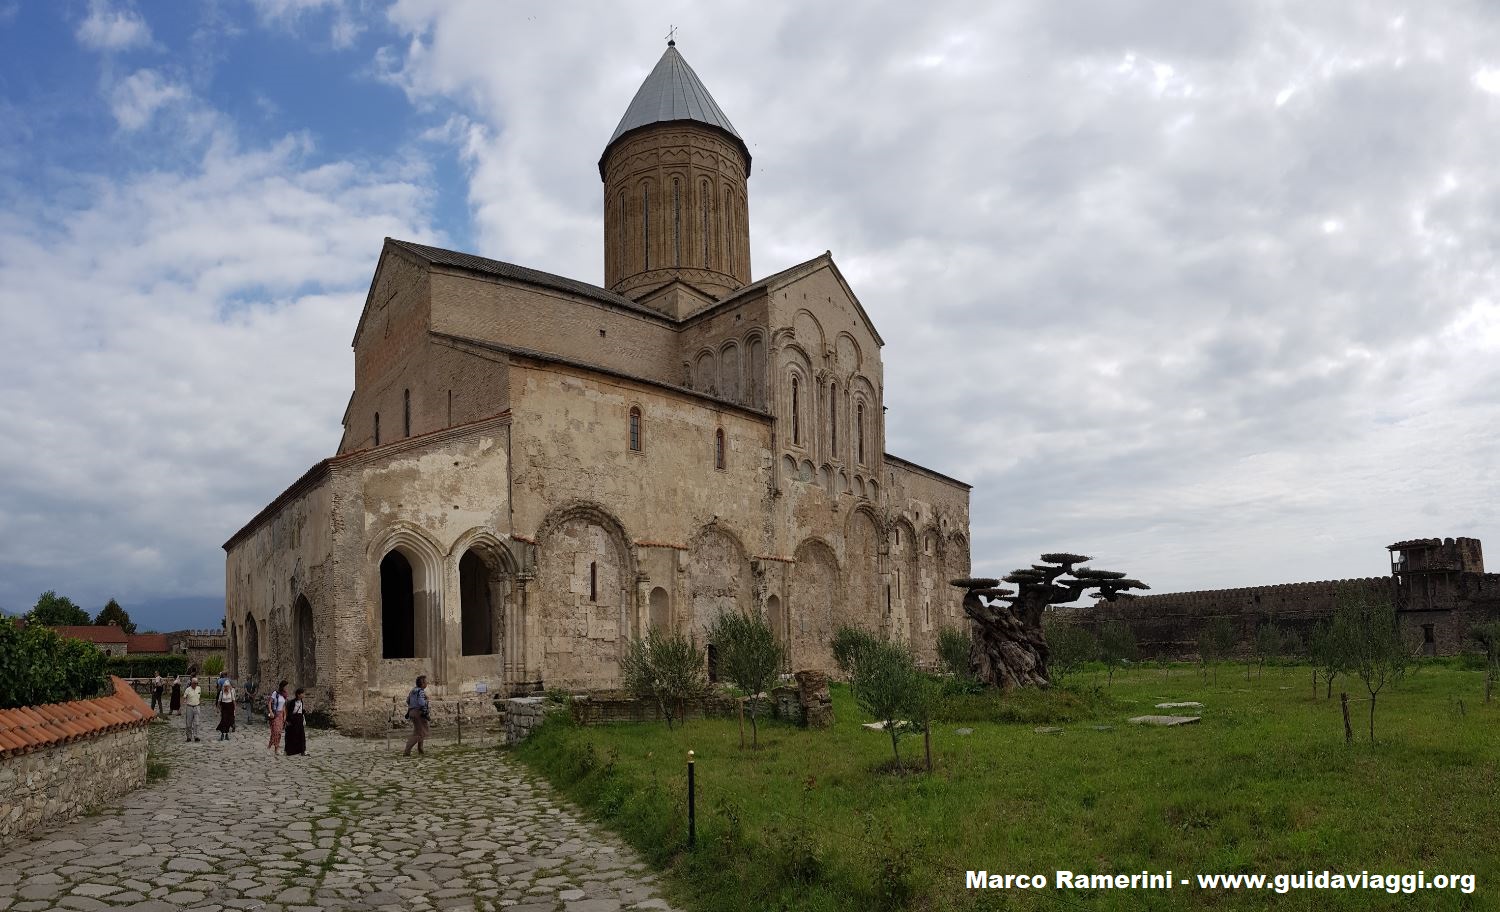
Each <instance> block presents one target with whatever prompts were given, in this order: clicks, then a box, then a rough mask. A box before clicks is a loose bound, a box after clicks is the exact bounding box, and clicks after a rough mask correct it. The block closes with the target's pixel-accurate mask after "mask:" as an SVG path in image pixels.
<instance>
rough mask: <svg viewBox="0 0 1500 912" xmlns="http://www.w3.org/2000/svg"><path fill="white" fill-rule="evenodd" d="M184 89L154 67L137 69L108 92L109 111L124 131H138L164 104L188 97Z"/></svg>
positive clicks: (188, 94)
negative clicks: (153, 68)
mask: <svg viewBox="0 0 1500 912" xmlns="http://www.w3.org/2000/svg"><path fill="white" fill-rule="evenodd" d="M190 94H191V93H189V92H188V90H187V88H186V87H185V86H183V85H181V84H178V83H174V82H169V81H167V79H166V78H165V77H163V76H162V75H161V73H159V72H157V71H156V70H149V69H144V70H136V71H135V72H134V73H132V74H130V75H129V76H127V77H126V78H125V79H123V80H121V81H120V82H119V83H118V84H117V85H115V87H114V89H113V90H112V91H111V92H110V110H111V111H112V112H113V113H114V115H115V121H116V122H118V123H119V125H120V127H121V128H122V129H125V130H139V129H140V128H142V127H144V126H146V124H148V123H150V122H151V118H152V117H153V116H154V115H155V114H156V112H157V111H158V110H159V109H160V108H161V107H162V106H163V105H167V104H171V103H172V102H175V101H182V100H184V99H187V98H188V97H190Z"/></svg>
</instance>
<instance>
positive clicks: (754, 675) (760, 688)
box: [708, 611, 786, 747]
mask: <svg viewBox="0 0 1500 912" xmlns="http://www.w3.org/2000/svg"><path fill="white" fill-rule="evenodd" d="M708 638H709V640H710V641H711V642H712V643H713V644H714V647H715V648H716V649H717V650H718V654H719V674H721V675H723V676H724V677H725V678H728V679H729V681H730V683H732V684H734V686H735V687H738V688H739V689H740V690H741V691H742V692H743V693H744V694H745V699H746V700H747V701H748V703H749V707H750V731H751V735H752V740H753V743H754V745H755V746H756V747H759V746H760V728H759V726H758V725H757V723H756V709H757V708H758V707H759V705H760V694H762V693H765V692H766V691H769V690H770V689H771V685H773V684H774V683H776V675H777V673H778V672H779V671H780V670H781V666H782V665H784V664H785V663H786V647H784V646H782V644H780V643H778V642H776V634H775V633H773V632H772V630H771V625H770V624H767V623H766V622H765V620H764V619H763V618H761V616H760V615H758V614H751V613H749V612H745V611H726V612H725V613H723V614H721V615H719V616H718V618H716V619H715V620H714V622H713V625H712V626H711V627H710V628H709V633H708ZM744 746H745V728H744V722H743V721H741V723H740V747H744Z"/></svg>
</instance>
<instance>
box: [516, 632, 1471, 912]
mask: <svg viewBox="0 0 1500 912" xmlns="http://www.w3.org/2000/svg"><path fill="white" fill-rule="evenodd" d="M1096 685H1099V686H1100V687H1099V690H1101V691H1102V694H1101V693H1099V692H1098V691H1096V690H1095V687H1096ZM1102 685H1103V677H1102V675H1089V674H1085V675H1083V676H1081V677H1080V678H1078V679H1077V681H1076V683H1074V684H1073V685H1071V686H1070V687H1069V688H1067V689H1064V690H1058V691H1053V692H1051V693H1037V692H1028V693H1021V694H1016V695H1013V696H1009V697H998V696H983V697H959V698H955V699H954V700H953V701H952V703H951V705H950V707H949V718H950V719H951V720H952V721H945V722H943V723H942V724H940V725H938V726H935V728H934V735H933V754H934V758H935V761H936V771H935V772H934V773H932V774H927V773H923V772H912V773H907V774H904V775H897V774H892V773H890V772H883V771H879V769H880V767H881V765H882V764H885V763H888V761H889V760H890V759H891V746H890V740H889V738H888V737H887V736H886V735H885V734H884V733H882V732H874V731H868V730H865V729H863V728H860V727H859V725H860V723H862V722H866V721H869V720H868V719H866V718H865V717H863V716H862V715H861V714H860V712H859V710H858V708H857V707H856V706H855V703H854V701H853V699H852V698H851V696H850V695H849V693H848V692H847V690H844V689H843V688H841V687H835V690H834V704H835V712H836V714H837V717H838V723H837V725H836V726H835V727H834V728H833V729H832V730H831V731H805V730H802V729H798V728H795V727H792V726H790V725H786V724H780V723H763V724H762V728H761V747H760V749H759V750H748V749H747V750H743V751H742V750H741V749H740V747H739V726H738V725H737V724H736V722H734V721H733V720H718V719H711V720H703V721H693V722H689V723H688V725H687V726H686V728H685V729H683V728H679V729H678V730H676V731H668V730H667V728H666V726H665V725H664V724H646V725H614V726H600V727H593V728H585V727H579V726H575V725H572V724H569V723H566V722H552V721H549V722H548V724H547V725H545V726H543V728H542V729H541V730H540V731H539V732H538V733H537V734H536V735H534V736H533V737H532V739H531V740H529V741H527V742H525V743H523V744H522V745H520V746H519V747H518V748H517V750H516V755H517V756H518V757H519V758H520V759H521V760H523V761H524V762H525V763H527V764H529V765H530V766H531V767H532V768H533V769H535V770H537V771H538V772H539V773H541V774H542V775H544V776H546V777H547V778H548V779H550V780H551V781H552V782H553V783H554V784H556V785H557V786H558V787H560V788H561V789H562V790H563V791H564V792H565V793H567V794H568V795H569V796H570V797H572V798H573V799H574V800H576V801H578V802H579V803H580V804H581V805H583V806H584V807H585V808H586V809H588V810H589V811H590V812H591V813H593V814H595V815H596V816H597V817H598V818H599V819H601V820H602V821H604V822H605V824H606V825H607V826H609V827H611V828H613V829H614V830H615V831H617V832H619V833H620V834H622V836H623V837H624V838H625V839H626V840H627V841H629V842H630V843H631V844H632V845H634V846H635V847H636V848H637V849H639V850H640V851H642V852H643V853H644V854H645V855H646V856H647V858H648V859H649V860H650V861H651V862H652V863H653V864H656V865H658V866H660V867H661V868H663V869H664V870H666V871H667V872H668V876H667V882H668V884H669V885H670V886H671V889H672V890H673V894H674V896H675V898H676V900H677V901H678V902H680V903H681V905H683V906H684V907H685V908H688V909H693V910H757V912H758V910H766V909H793V910H804V909H805V910H863V909H879V908H911V909H1049V910H1054V909H1055V910H1066V909H1120V910H1138V909H1160V910H1166V909H1200V908H1207V909H1308V910H1313V909H1500V775H1497V771H1500V700H1497V702H1496V703H1494V704H1491V705H1488V706H1486V705H1484V703H1483V683H1482V674H1481V673H1480V672H1477V671H1467V670H1460V669H1459V667H1458V665H1457V664H1456V663H1453V662H1446V661H1443V660H1434V661H1430V662H1428V663H1424V664H1423V665H1422V666H1421V667H1420V668H1419V669H1418V670H1417V671H1416V672H1415V673H1413V674H1411V675H1409V676H1408V677H1407V678H1406V679H1404V680H1402V681H1401V682H1399V684H1398V685H1397V688H1396V689H1395V690H1389V689H1388V690H1387V691H1386V692H1384V693H1382V694H1381V697H1380V703H1379V707H1378V712H1377V716H1376V735H1377V738H1378V740H1377V743H1375V744H1374V745H1371V744H1370V743H1369V742H1368V740H1367V737H1368V736H1367V734H1366V732H1365V727H1364V726H1365V716H1364V711H1365V708H1366V707H1367V705H1368V703H1367V701H1363V700H1362V699H1361V698H1362V697H1363V695H1364V692H1363V690H1362V689H1360V688H1361V685H1360V683H1359V682H1358V681H1355V680H1348V681H1346V680H1344V679H1340V680H1339V681H1338V682H1337V683H1336V685H1335V690H1334V697H1333V699H1332V700H1331V701H1328V700H1324V699H1322V698H1321V696H1320V697H1319V698H1318V699H1314V697H1313V694H1312V684H1311V678H1310V675H1309V672H1308V670H1307V669H1305V668H1300V667H1279V668H1278V667H1272V668H1268V669H1266V670H1265V672H1264V674H1263V676H1262V675H1259V674H1257V675H1256V676H1254V677H1252V678H1250V679H1248V680H1247V679H1246V676H1245V671H1244V669H1243V667H1238V668H1236V667H1234V666H1225V667H1223V668H1221V669H1220V670H1219V672H1218V675H1217V680H1214V679H1213V678H1205V677H1203V676H1202V675H1201V674H1200V673H1199V672H1198V670H1197V669H1196V668H1189V667H1179V668H1175V669H1159V668H1152V669H1145V668H1138V669H1135V670H1132V671H1130V672H1128V673H1125V674H1123V675H1121V674H1117V675H1116V677H1115V681H1114V684H1113V686H1112V687H1108V688H1104V687H1102ZM1340 689H1345V690H1348V691H1349V696H1350V703H1351V710H1352V714H1353V721H1354V729H1355V735H1356V740H1355V742H1354V744H1352V745H1347V746H1346V745H1345V743H1344V734H1343V722H1342V718H1341V714H1340V710H1339V706H1338V702H1339V700H1338V691H1339V690H1340ZM1183 700H1196V701H1199V702H1202V703H1203V704H1204V709H1203V710H1202V716H1203V721H1202V722H1201V723H1199V724H1196V725H1191V726H1183V727H1179V728H1146V727H1142V726H1135V725H1130V724H1128V723H1126V722H1125V719H1126V718H1127V717H1129V716H1134V715H1141V714H1146V713H1159V712H1163V711H1162V710H1156V709H1154V708H1153V707H1154V705H1155V704H1156V703H1160V702H1167V701H1183ZM1461 704H1462V705H1461ZM966 720H973V721H966ZM1001 720H1004V721H1001ZM1039 726H1055V727H1061V728H1063V729H1064V730H1063V732H1062V733H1060V734H1044V733H1039V732H1038V731H1036V729H1037V728H1038V727H1039ZM1096 726H1097V727H1107V730H1098V729H1097V728H1096ZM747 728H748V726H747ZM958 728H972V729H973V733H972V734H970V735H959V734H957V733H956V731H955V730H956V729H958ZM689 749H692V750H694V751H695V752H696V755H697V761H698V762H697V774H696V775H697V782H698V789H697V821H698V834H697V835H698V841H697V846H696V848H695V849H693V850H691V851H689V850H688V849H687V847H686V837H687V830H686V798H685V779H686V775H685V771H684V761H685V758H686V754H687V751H688V750H689ZM902 750H903V753H904V754H905V755H906V756H907V757H909V758H911V759H912V760H917V759H920V757H921V752H922V741H921V738H920V737H908V738H903V739H902ZM970 869H985V870H988V871H990V872H991V873H1043V874H1046V875H1047V878H1048V884H1049V886H1048V888H1047V889H1044V890H1040V891H1038V890H1017V889H1012V890H994V891H991V890H968V889H965V872H966V871H967V870H970ZM1168 869H1170V870H1171V871H1172V872H1173V879H1174V886H1173V888H1172V889H1171V890H1170V891H1167V890H1146V889H1123V890H1095V891H1086V890H1075V889H1057V888H1055V887H1054V886H1053V883H1054V881H1055V877H1054V872H1056V871H1058V870H1069V871H1074V872H1087V873H1110V874H1119V873H1125V874H1129V873H1134V872H1140V871H1143V870H1145V871H1150V872H1153V873H1161V872H1164V871H1166V870H1168ZM1309 869H1311V870H1313V871H1315V872H1321V871H1324V870H1332V871H1335V872H1352V873H1356V874H1357V873H1358V872H1360V871H1369V872H1371V873H1380V874H1402V873H1415V872H1417V871H1418V870H1422V871H1425V872H1426V873H1427V874H1428V875H1429V876H1430V875H1433V874H1438V873H1445V874H1473V875H1476V878H1477V883H1478V888H1477V890H1475V891H1474V892H1473V893H1472V894H1469V895H1465V894H1463V893H1461V892H1459V891H1457V890H1443V891H1439V890H1422V891H1418V892H1416V893H1414V894H1412V895H1400V894H1396V895H1392V894H1389V893H1386V892H1383V891H1375V890H1371V889H1361V890H1353V891H1326V890H1301V891H1293V892H1289V893H1286V894H1284V895H1279V894H1277V893H1275V892H1272V891H1270V890H1265V889H1263V890H1251V889H1240V890H1204V889H1200V888H1198V887H1197V886H1195V885H1193V886H1186V887H1185V886H1181V885H1179V884H1177V883H1176V880H1177V879H1179V878H1183V877H1187V878H1193V877H1194V876H1195V875H1197V874H1217V873H1226V874H1227V873H1265V874H1271V875H1274V874H1284V873H1291V874H1297V873H1303V872H1306V871H1308V870H1309ZM1195 883H1196V882H1195Z"/></svg>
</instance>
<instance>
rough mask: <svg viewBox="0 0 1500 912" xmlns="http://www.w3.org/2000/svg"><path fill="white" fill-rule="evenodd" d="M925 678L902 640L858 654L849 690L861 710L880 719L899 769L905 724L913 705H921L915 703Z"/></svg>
mask: <svg viewBox="0 0 1500 912" xmlns="http://www.w3.org/2000/svg"><path fill="white" fill-rule="evenodd" d="M922 677H923V675H922V673H921V672H920V671H918V670H917V666H916V663H915V662H914V661H913V660H912V656H911V653H910V652H909V651H908V650H907V649H906V647H905V646H902V645H901V644H899V643H887V642H882V641H877V642H876V643H874V644H873V645H871V646H869V647H868V648H866V649H864V650H862V651H861V652H860V653H859V657H858V660H857V661H856V662H855V663H854V666H853V675H852V676H851V678H850V682H849V689H850V690H852V691H854V700H855V702H856V703H858V704H859V707H860V709H863V710H864V711H865V712H867V713H869V714H870V715H871V716H873V717H874V718H875V720H876V721H878V722H881V723H882V724H883V725H884V728H885V731H886V732H887V733H888V734H889V735H890V736H891V752H892V753H893V754H894V755H895V758H896V766H895V768H896V769H897V770H899V769H901V748H900V746H899V740H900V738H901V734H902V729H903V728H904V726H903V725H902V723H903V722H905V721H907V719H906V718H905V717H909V716H910V715H911V713H912V710H913V709H914V708H920V707H919V706H914V704H916V703H918V701H919V700H920V697H921V694H920V693H919V688H921V687H922V686H923V683H924V682H923V681H922Z"/></svg>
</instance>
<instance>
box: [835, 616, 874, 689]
mask: <svg viewBox="0 0 1500 912" xmlns="http://www.w3.org/2000/svg"><path fill="white" fill-rule="evenodd" d="M882 642H883V641H882V640H881V639H880V638H879V637H877V636H876V635H875V634H873V633H871V632H870V631H868V630H865V629H864V628H862V627H850V626H848V625H844V626H842V627H840V628H839V629H837V630H835V631H834V632H833V639H832V640H831V641H829V644H828V646H829V649H830V650H831V651H832V652H833V661H834V664H835V665H837V666H838V667H839V671H840V672H842V673H843V675H844V677H846V678H849V679H851V680H852V679H853V677H854V673H855V669H856V668H857V667H858V665H859V662H860V659H861V657H862V656H864V655H865V654H866V653H867V652H869V651H870V650H872V649H874V648H876V647H878V646H880V645H882Z"/></svg>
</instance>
